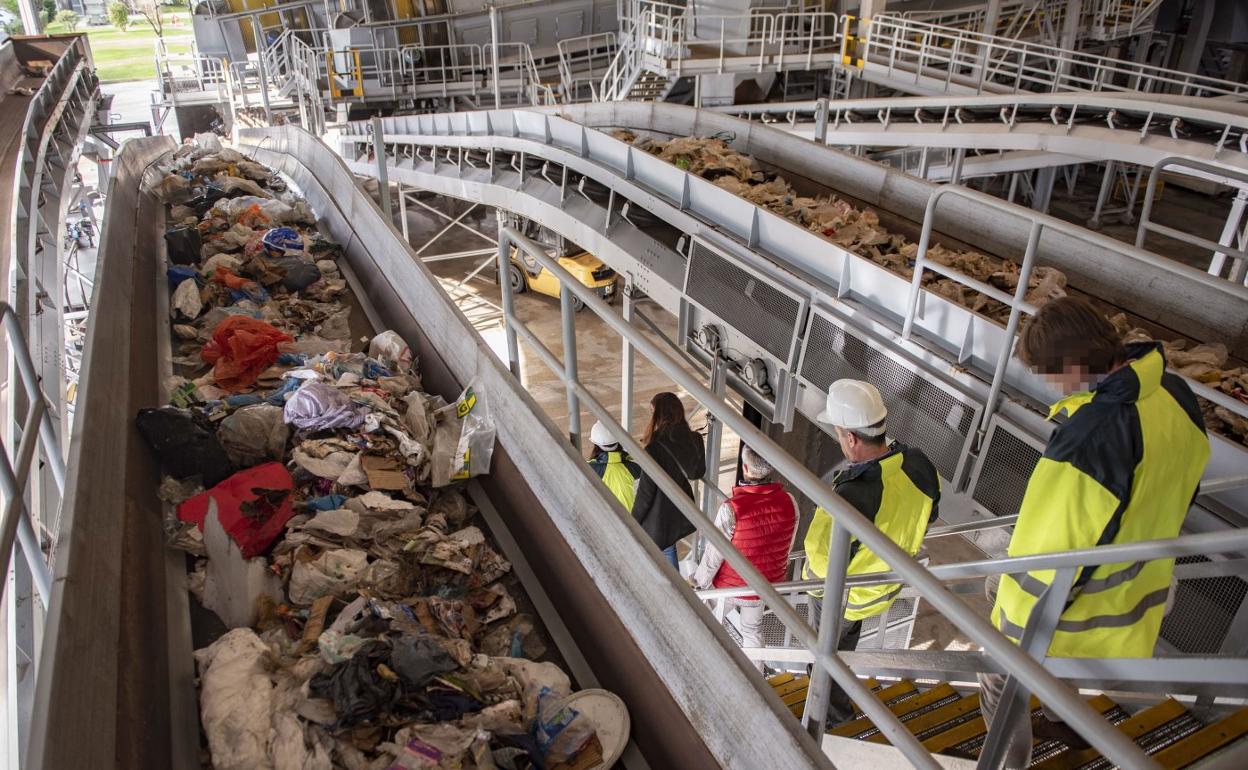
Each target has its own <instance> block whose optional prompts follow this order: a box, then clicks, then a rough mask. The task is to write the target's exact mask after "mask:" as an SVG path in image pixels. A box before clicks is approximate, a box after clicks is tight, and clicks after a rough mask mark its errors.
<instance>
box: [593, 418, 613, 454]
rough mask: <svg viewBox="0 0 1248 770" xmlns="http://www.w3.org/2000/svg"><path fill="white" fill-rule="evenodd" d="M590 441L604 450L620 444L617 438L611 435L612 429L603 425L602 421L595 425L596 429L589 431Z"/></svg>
mask: <svg viewBox="0 0 1248 770" xmlns="http://www.w3.org/2000/svg"><path fill="white" fill-rule="evenodd" d="M589 440H590V441H592V442H594V445H595V446H600V447H602V448H604V449H605V448H607V447H609V446H615V445H616V444H618V443H620V442H619V441H618V440H616V438H615V436H612V435H611V429H610V428H608V427H607V426H605V425H603V424H602V420H599V421H598V422H596V423H594V427H592V428H590V429H589Z"/></svg>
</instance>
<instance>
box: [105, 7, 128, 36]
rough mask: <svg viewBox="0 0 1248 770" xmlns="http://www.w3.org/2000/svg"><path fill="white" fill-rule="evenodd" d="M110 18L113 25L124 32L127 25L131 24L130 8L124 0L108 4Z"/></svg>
mask: <svg viewBox="0 0 1248 770" xmlns="http://www.w3.org/2000/svg"><path fill="white" fill-rule="evenodd" d="M108 20H109V21H111V22H112V23H113V26H114V27H116V28H117V29H119V30H121V31H122V32H125V31H126V27H129V26H130V9H129V8H128V7H127V6H126V4H125V3H122V2H114V3H110V4H109V6H108Z"/></svg>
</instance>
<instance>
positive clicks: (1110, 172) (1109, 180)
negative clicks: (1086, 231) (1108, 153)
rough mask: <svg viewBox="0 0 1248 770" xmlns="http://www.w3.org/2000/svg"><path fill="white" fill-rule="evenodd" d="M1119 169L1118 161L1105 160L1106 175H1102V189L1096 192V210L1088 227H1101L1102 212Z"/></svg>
mask: <svg viewBox="0 0 1248 770" xmlns="http://www.w3.org/2000/svg"><path fill="white" fill-rule="evenodd" d="M1117 170H1118V164H1117V162H1115V161H1112V160H1107V161H1105V175H1104V176H1102V177H1101V190H1100V192H1098V193H1097V194H1096V210H1095V211H1093V212H1092V218H1091V219H1090V220H1088V227H1089V228H1091V229H1093V230H1099V229H1100V227H1101V212H1103V211H1104V210H1105V204H1106V203H1108V202H1109V194H1110V192H1111V191H1112V190H1113V189H1114V174H1115V173H1116V172H1117Z"/></svg>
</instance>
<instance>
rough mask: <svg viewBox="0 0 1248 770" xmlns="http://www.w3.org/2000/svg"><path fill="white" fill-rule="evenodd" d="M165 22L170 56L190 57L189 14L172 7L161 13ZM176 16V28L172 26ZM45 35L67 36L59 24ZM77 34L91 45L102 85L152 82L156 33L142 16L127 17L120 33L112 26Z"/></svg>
mask: <svg viewBox="0 0 1248 770" xmlns="http://www.w3.org/2000/svg"><path fill="white" fill-rule="evenodd" d="M162 15H163V17H164V19H165V46H166V47H167V48H168V49H169V52H170V53H190V51H191V42H192V41H193V40H194V39H195V38H194V35H192V34H191V20H190V14H189V13H187V11H186V8H185V6H183V7H176V6H175V7H174V9H173V10H172V11H165V12H163V13H162ZM173 16H177V17H178V20H177V24H176V25H175V24H173V23H172V18H171V17H173ZM45 31H46V32H48V33H55V32H68V31H69V30H67V29H65V28H64V27H62V26H61V25H59V24H49V25H48V27H47V29H46V30H45ZM77 31H78V32H86V33H87V38H88V40H90V42H91V55H92V56H93V57H94V59H95V67H96V71H97V72H98V73H99V76H100V80H101V81H102V82H104V83H120V82H123V81H127V80H155V78H156V61H155V57H156V46H155V43H156V33H154V32H152V28H151V27H150V26H148V24H147V22H146V21H144V20H143V17H142V16H132V17H130V27H129V29H127V30H126V31H124V32H123V31H121V30H119V29H117V28H116V27H114V26H112V25H105V26H102V27H88V26H85V25H81V24H80V25H79V26H78V29H77Z"/></svg>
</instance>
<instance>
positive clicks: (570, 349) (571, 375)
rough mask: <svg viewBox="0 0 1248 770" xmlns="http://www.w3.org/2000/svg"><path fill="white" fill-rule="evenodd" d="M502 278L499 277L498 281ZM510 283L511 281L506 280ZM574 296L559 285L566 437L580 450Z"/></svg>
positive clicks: (579, 410) (579, 402)
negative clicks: (566, 405) (566, 399)
mask: <svg viewBox="0 0 1248 770" xmlns="http://www.w3.org/2000/svg"><path fill="white" fill-rule="evenodd" d="M501 281H502V279H501V278H500V282H501ZM506 283H507V284H509V285H510V283H511V281H510V280H508V281H506ZM575 300H576V297H575V295H574V294H572V292H570V291H568V289H567V287H566V286H560V287H559V320H560V321H561V323H562V326H563V374H564V379H565V386H566V387H567V391H568V438H569V439H571V440H572V446H574V447H576V451H578V452H579V451H581V401H580V399H579V398H578V397H577V395H576V382H577V375H576V308H574V307H573V306H572V305H573V302H574V301H575Z"/></svg>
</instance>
